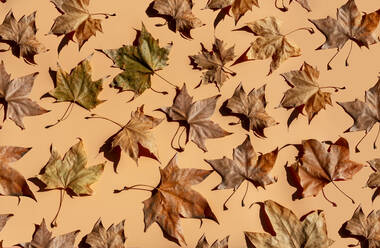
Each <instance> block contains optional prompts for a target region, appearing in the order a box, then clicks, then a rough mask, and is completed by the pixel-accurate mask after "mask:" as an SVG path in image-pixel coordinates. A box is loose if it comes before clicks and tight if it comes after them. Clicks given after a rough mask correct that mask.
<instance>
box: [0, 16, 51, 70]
mask: <svg viewBox="0 0 380 248" xmlns="http://www.w3.org/2000/svg"><path fill="white" fill-rule="evenodd" d="M35 18H36V12H33V13H32V14H30V15H28V16H23V17H21V18H20V19H19V20H18V21H16V19H15V17H14V15H13V12H12V11H9V12H8V14H7V15H6V16H5V19H4V21H3V23H2V24H1V25H0V42H2V43H6V44H8V45H9V46H10V47H11V49H12V53H13V55H15V56H17V57H23V58H24V60H25V61H26V62H28V63H32V64H35V61H34V56H35V55H37V54H39V53H43V52H46V51H48V50H47V49H46V48H45V46H44V45H42V44H41V42H39V41H38V40H37V38H36V33H37V28H36V22H35Z"/></svg>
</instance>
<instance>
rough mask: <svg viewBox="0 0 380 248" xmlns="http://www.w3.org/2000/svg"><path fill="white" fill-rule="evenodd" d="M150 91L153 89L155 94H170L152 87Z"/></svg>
mask: <svg viewBox="0 0 380 248" xmlns="http://www.w3.org/2000/svg"><path fill="white" fill-rule="evenodd" d="M150 89H151V90H152V91H153V92H156V93H158V94H162V95H167V94H168V92H167V91H159V90H155V89H153V87H152V86H150Z"/></svg>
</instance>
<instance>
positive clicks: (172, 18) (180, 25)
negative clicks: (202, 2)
mask: <svg viewBox="0 0 380 248" xmlns="http://www.w3.org/2000/svg"><path fill="white" fill-rule="evenodd" d="M152 4H153V5H152V7H153V9H154V10H155V11H157V14H156V15H154V14H153V15H151V16H157V17H162V18H164V19H165V20H166V23H167V24H168V27H169V29H170V30H172V31H173V32H177V31H178V32H179V33H180V34H181V36H182V37H184V38H189V39H191V38H192V37H191V34H190V31H191V30H192V29H194V28H199V27H202V26H204V25H205V24H203V23H202V21H201V20H200V19H199V18H198V17H196V16H195V15H194V14H193V12H192V8H193V5H194V4H193V1H192V0H154V1H153V2H152ZM148 15H149V13H148ZM160 26H161V25H160Z"/></svg>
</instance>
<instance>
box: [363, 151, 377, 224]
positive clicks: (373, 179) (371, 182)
mask: <svg viewBox="0 0 380 248" xmlns="http://www.w3.org/2000/svg"><path fill="white" fill-rule="evenodd" d="M368 163H369V164H370V166H371V168H372V170H373V171H374V172H373V173H372V174H371V175H370V176H369V178H368V180H367V184H366V186H367V187H369V188H371V189H376V190H375V193H374V194H373V197H372V200H375V198H376V197H377V196H378V195H379V194H380V159H378V158H376V159H373V160H370V161H368ZM379 228H380V226H379Z"/></svg>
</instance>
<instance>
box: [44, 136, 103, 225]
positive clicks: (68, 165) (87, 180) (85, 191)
mask: <svg viewBox="0 0 380 248" xmlns="http://www.w3.org/2000/svg"><path fill="white" fill-rule="evenodd" d="M50 153H51V156H50V159H49V161H48V163H47V165H46V166H44V168H43V169H42V170H41V172H40V174H39V175H37V179H38V180H40V181H41V182H42V183H43V185H38V184H37V185H38V186H40V188H41V190H43V191H47V190H54V189H58V190H59V191H60V204H59V209H58V212H57V214H56V216H55V217H54V219H53V221H52V222H51V226H52V227H55V226H57V223H56V220H57V217H58V214H59V212H60V210H61V206H62V202H63V198H64V196H65V194H66V193H67V194H69V195H70V196H83V195H91V194H92V189H91V188H90V186H91V184H93V183H95V182H96V181H97V180H98V178H99V177H100V175H101V174H102V173H103V170H104V163H102V164H97V165H94V166H91V167H88V168H86V167H85V166H86V165H87V155H86V151H85V150H84V146H83V142H82V140H81V139H80V140H79V142H78V143H77V144H75V145H74V146H72V147H71V148H70V150H69V151H68V152H66V154H65V156H64V157H63V158H62V157H61V155H59V153H58V151H56V150H55V149H54V148H53V147H51V150H50Z"/></svg>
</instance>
